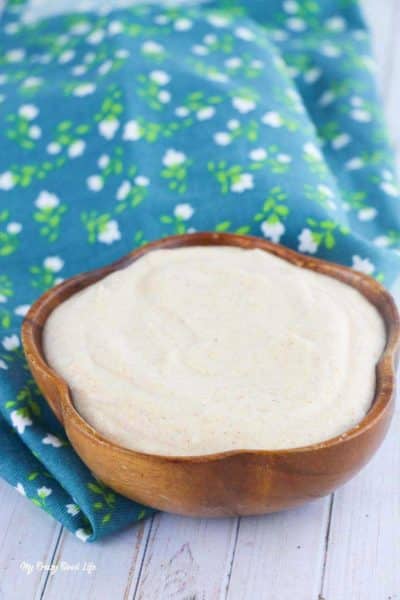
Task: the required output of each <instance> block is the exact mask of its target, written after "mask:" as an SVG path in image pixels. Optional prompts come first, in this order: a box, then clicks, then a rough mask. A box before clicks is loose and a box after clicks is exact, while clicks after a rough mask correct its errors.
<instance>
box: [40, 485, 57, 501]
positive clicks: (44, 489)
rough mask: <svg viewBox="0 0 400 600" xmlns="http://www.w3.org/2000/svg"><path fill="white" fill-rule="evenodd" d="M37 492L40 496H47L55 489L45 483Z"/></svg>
mask: <svg viewBox="0 0 400 600" xmlns="http://www.w3.org/2000/svg"><path fill="white" fill-rule="evenodd" d="M36 492H37V495H38V496H39V498H47V497H48V496H50V495H51V494H52V493H53V490H52V489H51V488H48V487H46V486H45V485H43V486H42V487H40V488H38V489H37V490H36Z"/></svg>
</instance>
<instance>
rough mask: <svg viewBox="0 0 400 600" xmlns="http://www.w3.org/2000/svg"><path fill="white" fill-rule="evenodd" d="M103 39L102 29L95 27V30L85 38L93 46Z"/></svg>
mask: <svg viewBox="0 0 400 600" xmlns="http://www.w3.org/2000/svg"><path fill="white" fill-rule="evenodd" d="M103 39H104V31H103V30H102V29H97V30H96V31H93V33H91V34H90V35H89V36H88V37H87V38H86V41H87V42H88V43H89V44H92V45H93V46H96V45H97V44H100V42H102V41H103Z"/></svg>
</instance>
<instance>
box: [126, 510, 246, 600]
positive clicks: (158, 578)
mask: <svg viewBox="0 0 400 600" xmlns="http://www.w3.org/2000/svg"><path fill="white" fill-rule="evenodd" d="M237 522H238V520H237V519H235V518H232V519H217V520H213V519H189V518H186V517H178V516H175V515H168V514H158V515H156V517H155V519H154V523H153V528H152V531H151V535H150V539H149V544H148V547H147V551H146V555H145V559H144V563H143V570H142V574H141V578H140V581H139V585H138V588H137V593H136V595H135V599H136V600H153V599H154V600H161V599H163V600H164V599H165V600H167V599H168V598H171V599H172V598H173V600H188V599H189V598H196V599H199V600H200V599H204V600H214V599H215V600H216V599H219V598H221V597H224V595H225V588H226V584H227V580H228V575H229V571H230V568H231V560H232V556H233V550H234V545H235V540H236V531H237Z"/></svg>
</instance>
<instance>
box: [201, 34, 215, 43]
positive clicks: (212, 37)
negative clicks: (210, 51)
mask: <svg viewBox="0 0 400 600" xmlns="http://www.w3.org/2000/svg"><path fill="white" fill-rule="evenodd" d="M217 40H218V38H217V36H216V35H215V33H208V34H207V35H205V36H204V38H203V42H204V43H205V44H208V45H210V44H215V43H216V41H217Z"/></svg>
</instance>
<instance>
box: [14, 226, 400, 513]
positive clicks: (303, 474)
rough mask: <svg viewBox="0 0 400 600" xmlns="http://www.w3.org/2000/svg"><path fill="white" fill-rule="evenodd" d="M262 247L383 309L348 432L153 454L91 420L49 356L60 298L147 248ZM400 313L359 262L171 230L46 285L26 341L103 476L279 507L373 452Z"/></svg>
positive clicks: (134, 487) (28, 322) (129, 485)
mask: <svg viewBox="0 0 400 600" xmlns="http://www.w3.org/2000/svg"><path fill="white" fill-rule="evenodd" d="M213 245H216V246H219V245H227V246H239V247H240V248H260V249H261V250H265V251H266V252H271V253H272V254H275V255H276V256H279V257H280V258H283V259H284V260H287V261H289V262H291V263H293V264H295V265H297V266H299V267H303V268H306V269H311V270H313V271H317V272H319V273H323V274H325V275H329V276H330V277H335V278H336V279H339V280H341V281H343V282H345V283H346V284H348V285H351V286H352V287H354V288H356V289H357V290H359V292H361V294H363V295H364V296H365V297H366V298H367V299H368V300H369V301H370V302H371V303H372V304H374V305H375V306H376V308H377V309H378V311H379V312H380V314H381V315H382V317H383V319H384V321H385V325H386V332H387V343H386V347H385V350H384V352H383V354H382V356H381V359H380V360H379V363H378V365H377V367H376V391H375V397H374V400H373V403H372V405H371V408H370V410H369V412H368V414H367V415H366V416H365V418H364V419H363V420H362V421H361V422H360V423H359V424H358V425H357V426H356V427H353V428H352V429H350V430H349V431H347V432H346V433H344V434H343V435H340V436H337V437H335V438H332V439H329V440H327V441H325V442H321V443H318V444H312V445H310V446H305V447H301V448H292V449H287V450H273V451H269V450H232V451H228V452H220V453H217V454H209V455H205V456H195V457H190V456H189V457H188V456H184V457H171V456H159V455H153V454H145V453H143V452H136V451H134V450H128V449H126V448H122V447H121V446H118V445H117V444H114V443H113V442H111V441H109V440H108V439H106V438H105V437H104V436H102V435H101V434H100V433H98V432H97V431H96V430H95V429H94V428H93V427H91V426H90V425H89V424H88V423H87V422H86V421H85V420H84V419H83V418H82V417H81V416H80V415H79V413H78V412H77V410H76V409H75V407H74V404H73V398H72V397H71V393H70V390H69V388H68V386H67V384H66V382H65V381H64V380H63V379H62V378H61V377H60V376H59V375H57V373H55V372H54V371H53V370H52V369H51V368H50V367H49V365H48V364H47V362H46V358H45V356H44V353H43V347H42V331H43V325H44V323H45V321H46V319H47V317H48V316H49V314H50V313H51V311H52V310H53V309H54V308H55V307H56V306H58V305H59V304H60V303H61V302H63V301H64V300H66V299H67V298H69V297H70V296H72V294H75V293H76V292H78V291H80V290H82V289H83V288H85V287H87V286H89V285H91V284H92V283H95V282H96V281H98V280H99V279H102V278H103V277H105V276H106V275H108V274H109V273H112V272H113V271H116V270H118V269H123V268H124V267H126V266H127V265H129V264H131V263H132V262H134V261H135V260H138V259H139V258H140V257H141V256H143V255H144V254H146V253H147V252H151V251H152V250H155V249H159V248H177V247H181V246H213ZM399 337H400V328H399V315H398V312H397V309H396V306H395V303H394V301H393V299H392V297H391V296H390V294H388V292H387V291H386V290H385V289H384V288H383V287H382V286H381V285H380V284H379V283H377V282H376V281H375V280H374V279H372V278H370V277H368V276H366V275H363V274H361V273H357V272H355V271H353V270H351V269H348V268H346V267H343V266H339V265H336V264H333V263H328V262H326V261H323V260H317V259H315V258H310V257H308V256H303V255H301V254H298V253H297V252H294V251H293V250H289V249H288V248H285V247H283V246H279V245H276V244H272V243H270V242H267V241H265V240H263V239H259V238H253V237H248V236H239V235H230V234H226V233H195V234H191V235H182V236H176V237H169V238H165V239H163V240H160V241H157V242H153V243H151V244H148V245H146V246H143V247H142V248H139V249H137V250H135V251H134V252H131V253H130V254H128V255H127V256H125V257H123V258H122V259H121V260H119V261H117V262H115V263H113V264H111V265H109V266H107V267H103V268H100V269H97V270H95V271H91V272H89V273H83V274H81V275H76V276H75V277H72V278H71V279H68V280H66V281H64V282H62V283H61V284H59V285H58V286H56V287H55V288H53V289H51V290H49V291H48V292H47V293H45V294H44V295H43V296H42V297H41V298H39V300H37V302H35V304H34V305H33V306H32V307H31V309H30V311H29V312H28V314H27V316H26V319H25V321H24V323H23V326H22V340H23V345H24V349H25V353H26V356H27V359H28V362H29V365H30V368H31V370H32V373H33V375H34V377H35V379H36V381H37V383H38V385H39V387H40V389H41V391H42V393H43V395H44V396H45V398H46V399H47V401H48V403H49V405H50V406H51V408H52V409H53V411H54V412H55V414H56V416H57V417H58V419H59V420H60V421H61V423H62V424H63V425H64V427H65V430H66V433H67V436H68V438H69V440H70V442H71V444H72V446H73V447H74V448H75V450H76V452H77V453H78V454H79V456H80V457H81V458H82V460H83V462H85V463H86V465H87V466H88V467H89V468H90V469H91V470H92V471H93V472H94V473H95V475H96V476H97V477H98V478H99V479H101V480H102V481H104V482H105V483H106V484H108V485H109V486H110V487H111V488H113V489H114V490H116V491H117V492H120V493H121V494H123V495H124V496H127V497H128V498H131V499H132V500H136V501H138V502H141V503H143V504H147V505H149V506H153V507H154V508H159V509H161V510H166V511H170V512H175V513H180V514H184V515H193V516H207V517H217V516H223V515H254V514H261V513H268V512H273V511H277V510H281V509H285V508H289V507H292V506H295V505H297V504H301V503H303V502H305V501H307V500H310V499H312V498H318V497H320V496H324V495H325V494H328V493H329V492H331V491H332V490H334V489H335V488H336V487H337V486H339V485H341V484H343V483H344V482H345V481H347V480H348V479H350V477H352V476H353V475H354V474H355V473H357V471H359V469H361V467H362V466H363V465H364V464H365V463H366V462H367V461H368V460H369V459H370V458H371V456H372V455H373V454H374V452H375V451H376V449H377V448H378V446H379V445H380V443H381V442H382V440H383V438H384V436H385V434H386V431H387V429H388V426H389V423H390V420H391V416H392V413H393V407H394V390H395V371H396V365H397V358H398V347H399Z"/></svg>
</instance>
